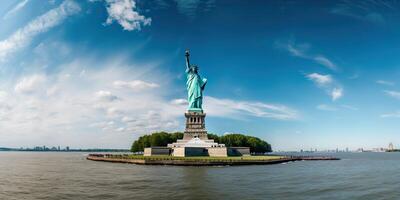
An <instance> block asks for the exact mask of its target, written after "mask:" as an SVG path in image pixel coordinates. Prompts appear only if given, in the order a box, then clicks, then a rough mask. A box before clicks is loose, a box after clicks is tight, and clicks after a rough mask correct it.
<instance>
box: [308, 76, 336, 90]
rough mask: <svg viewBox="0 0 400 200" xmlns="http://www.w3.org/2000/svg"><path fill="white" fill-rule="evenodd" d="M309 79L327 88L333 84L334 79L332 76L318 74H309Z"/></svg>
mask: <svg viewBox="0 0 400 200" xmlns="http://www.w3.org/2000/svg"><path fill="white" fill-rule="evenodd" d="M307 78H308V79H310V80H311V81H313V82H315V83H316V84H317V85H319V86H321V87H322V86H327V85H329V84H331V83H332V77H331V76H330V75H323V74H318V73H312V74H308V75H307Z"/></svg>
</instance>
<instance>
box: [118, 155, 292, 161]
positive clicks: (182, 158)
mask: <svg viewBox="0 0 400 200" xmlns="http://www.w3.org/2000/svg"><path fill="white" fill-rule="evenodd" d="M110 157H113V158H122V159H144V160H196V161H219V160H220V161H239V160H254V161H255V160H277V159H282V158H285V157H284V156H232V157H208V156H194V157H174V156H143V155H127V154H125V155H112V156H110Z"/></svg>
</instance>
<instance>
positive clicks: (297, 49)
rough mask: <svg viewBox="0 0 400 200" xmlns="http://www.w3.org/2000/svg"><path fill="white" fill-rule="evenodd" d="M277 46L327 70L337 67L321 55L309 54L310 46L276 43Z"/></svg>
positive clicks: (290, 42)
mask: <svg viewBox="0 0 400 200" xmlns="http://www.w3.org/2000/svg"><path fill="white" fill-rule="evenodd" d="M277 46H278V47H280V48H283V49H285V50H287V51H288V52H289V53H290V54H291V55H292V56H295V57H299V58H304V59H307V60H312V61H314V62H315V63H317V64H319V65H322V66H324V67H326V68H328V69H331V70H336V69H337V66H336V64H335V63H334V62H332V61H331V60H330V59H329V58H327V57H326V56H324V55H322V54H311V53H309V52H308V51H309V49H310V47H311V45H310V44H307V43H305V44H296V43H294V42H292V41H289V42H287V43H280V42H277Z"/></svg>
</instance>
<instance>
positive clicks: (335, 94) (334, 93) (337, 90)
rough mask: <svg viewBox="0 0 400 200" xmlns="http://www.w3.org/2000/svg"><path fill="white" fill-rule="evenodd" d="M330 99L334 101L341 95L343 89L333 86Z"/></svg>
mask: <svg viewBox="0 0 400 200" xmlns="http://www.w3.org/2000/svg"><path fill="white" fill-rule="evenodd" d="M331 96H332V101H336V100H337V99H339V98H341V97H342V96H343V89H342V88H333V90H332V92H331Z"/></svg>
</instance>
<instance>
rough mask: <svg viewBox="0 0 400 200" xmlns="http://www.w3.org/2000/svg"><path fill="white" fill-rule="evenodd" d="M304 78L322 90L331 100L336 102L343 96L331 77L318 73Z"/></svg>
mask: <svg viewBox="0 0 400 200" xmlns="http://www.w3.org/2000/svg"><path fill="white" fill-rule="evenodd" d="M306 78H307V79H308V80H311V81H312V82H314V84H315V85H316V86H317V87H319V88H321V89H323V90H324V91H325V92H326V93H327V94H328V95H329V96H330V97H331V99H332V101H336V100H338V99H339V98H341V97H342V96H343V88H342V87H341V86H340V85H339V84H338V83H337V82H336V81H334V79H333V78H332V76H331V75H323V74H318V73H311V74H307V75H306Z"/></svg>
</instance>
